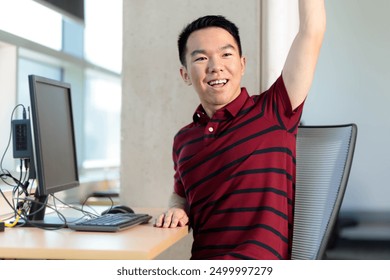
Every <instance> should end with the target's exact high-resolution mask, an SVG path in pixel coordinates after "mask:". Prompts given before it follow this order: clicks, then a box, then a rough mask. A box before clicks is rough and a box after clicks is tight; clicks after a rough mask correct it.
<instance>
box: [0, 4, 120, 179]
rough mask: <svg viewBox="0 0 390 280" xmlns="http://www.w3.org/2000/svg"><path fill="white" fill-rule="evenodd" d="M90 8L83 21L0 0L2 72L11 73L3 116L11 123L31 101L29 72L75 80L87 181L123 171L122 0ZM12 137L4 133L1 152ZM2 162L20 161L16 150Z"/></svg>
mask: <svg viewBox="0 0 390 280" xmlns="http://www.w3.org/2000/svg"><path fill="white" fill-rule="evenodd" d="M107 5H109V9H107ZM20 7H23V9H20ZM84 10H85V22H84V24H83V23H81V22H79V21H74V20H73V19H71V18H67V17H66V15H61V14H60V13H59V12H57V11H54V10H51V9H49V8H48V7H45V6H43V5H41V4H39V3H38V2H36V1H33V0H15V1H1V2H0V59H1V58H2V57H7V59H6V60H4V59H2V60H1V61H0V76H2V77H4V75H7V77H9V78H10V79H11V80H12V79H13V82H12V81H10V82H7V83H2V81H4V80H2V79H1V78H0V91H3V90H6V91H7V95H6V98H7V102H3V104H2V105H1V106H0V109H3V108H4V107H5V106H7V109H8V110H7V114H0V121H1V123H2V124H8V123H9V120H10V117H11V116H10V113H9V112H11V111H12V109H13V107H14V106H16V105H17V104H18V103H22V104H24V105H27V106H28V105H29V103H30V101H29V86H28V75H30V74H36V75H40V76H44V77H48V78H53V79H57V80H63V81H66V82H68V83H70V84H71V85H72V102H73V111H74V112H73V113H74V119H75V129H76V146H77V154H78V161H79V166H80V174H81V176H82V177H81V180H82V181H83V180H84V181H88V180H99V179H106V178H107V174H105V173H104V172H105V171H106V170H109V172H110V178H112V170H116V171H115V172H114V173H115V174H116V175H115V176H116V177H118V174H119V170H118V169H119V164H120V110H121V69H122V67H121V65H122V39H121V36H122V1H118V0H116V1H114V2H107V1H103V0H85V9H84ZM102 18H104V19H106V20H102ZM107 19H109V20H107ZM9 49H10V50H9ZM8 52H11V53H12V54H13V57H11V56H9V53H8ZM10 69H15V72H16V75H12V73H13V72H12V71H10ZM5 84H7V87H5ZM10 85H11V86H10ZM12 85H14V86H12ZM1 96H2V98H3V96H5V95H4V94H3V93H1ZM8 107H11V108H8ZM6 128H8V126H7V127H6ZM8 137H9V134H8V133H3V134H1V135H0V144H1V146H0V153H1V154H2V153H3V152H4V150H5V148H6V143H7V141H8ZM4 164H5V165H6V166H7V167H8V168H9V166H12V165H14V166H16V165H17V163H16V162H15V160H14V159H12V149H11V150H9V151H8V155H7V156H6V157H5V163H4ZM15 170H16V168H15ZM99 170H100V172H96V171H99ZM89 171H91V172H89ZM101 171H104V172H101ZM90 174H92V178H91V176H90ZM98 176H101V177H100V178H98ZM115 176H114V177H115Z"/></svg>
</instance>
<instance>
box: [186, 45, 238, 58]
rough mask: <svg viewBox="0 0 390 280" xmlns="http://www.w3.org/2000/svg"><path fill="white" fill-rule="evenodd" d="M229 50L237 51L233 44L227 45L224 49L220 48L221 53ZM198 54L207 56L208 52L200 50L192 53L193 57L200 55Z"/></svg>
mask: <svg viewBox="0 0 390 280" xmlns="http://www.w3.org/2000/svg"><path fill="white" fill-rule="evenodd" d="M227 49H234V50H235V49H236V48H235V47H234V46H233V45H232V44H227V45H225V46H223V47H221V48H220V50H221V51H224V50H227ZM198 54H206V51H205V50H203V49H199V50H194V51H192V52H191V56H192V57H193V56H195V55H198Z"/></svg>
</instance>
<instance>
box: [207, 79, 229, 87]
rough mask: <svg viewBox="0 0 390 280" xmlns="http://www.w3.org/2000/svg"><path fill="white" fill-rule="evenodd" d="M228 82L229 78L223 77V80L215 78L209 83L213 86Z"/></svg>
mask: <svg viewBox="0 0 390 280" xmlns="http://www.w3.org/2000/svg"><path fill="white" fill-rule="evenodd" d="M226 83H227V80H226V79H223V80H214V81H211V82H209V85H210V86H213V85H219V84H226Z"/></svg>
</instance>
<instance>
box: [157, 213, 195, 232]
mask: <svg viewBox="0 0 390 280" xmlns="http://www.w3.org/2000/svg"><path fill="white" fill-rule="evenodd" d="M188 221H189V219H188V216H187V214H186V212H185V211H184V210H183V209H170V210H168V211H167V212H165V213H163V214H161V215H160V216H158V218H157V219H156V222H155V226H156V227H163V228H175V227H178V226H179V227H181V226H185V225H186V224H187V223H188Z"/></svg>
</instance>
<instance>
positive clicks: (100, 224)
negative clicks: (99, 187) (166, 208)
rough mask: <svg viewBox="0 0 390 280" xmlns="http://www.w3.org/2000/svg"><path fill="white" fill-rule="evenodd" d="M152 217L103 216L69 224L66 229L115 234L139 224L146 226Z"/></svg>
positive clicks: (131, 214)
mask: <svg viewBox="0 0 390 280" xmlns="http://www.w3.org/2000/svg"><path fill="white" fill-rule="evenodd" d="M151 218H152V216H150V215H148V214H140V213H126V214H105V215H102V216H98V217H94V218H90V219H87V220H83V221H80V222H76V223H69V224H68V227H69V228H70V229H73V230H77V231H103V232H116V231H121V230H125V229H129V228H132V227H134V226H136V225H139V224H146V223H148V222H149V220H150V219H151Z"/></svg>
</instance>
